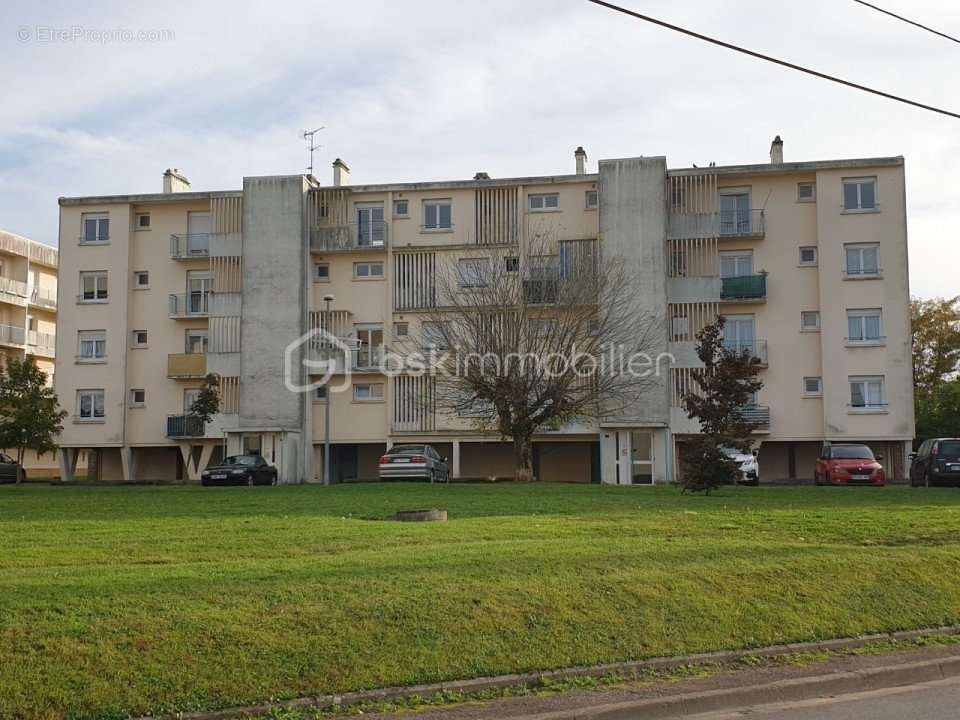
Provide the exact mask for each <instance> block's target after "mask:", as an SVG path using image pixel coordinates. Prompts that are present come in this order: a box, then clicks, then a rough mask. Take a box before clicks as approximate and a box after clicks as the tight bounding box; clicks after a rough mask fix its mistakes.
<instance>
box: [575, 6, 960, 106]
mask: <svg viewBox="0 0 960 720" xmlns="http://www.w3.org/2000/svg"><path fill="white" fill-rule="evenodd" d="M587 2H591V3H593V4H594V5H600V6H601V7H605V8H607V9H608V10H613V11H614V12H619V13H623V14H624V15H629V16H631V17H634V18H636V19H637V20H644V21H645V22H649V23H653V24H654V25H659V26H660V27H665V28H667V29H668V30H673V31H675V32H678V33H683V34H684V35H689V36H690V37H695V38H697V39H698V40H703V41H705V42H708V43H712V44H714V45H719V46H720V47H724V48H727V49H728V50H733V51H734V52H738V53H743V54H744V55H749V56H750V57H755V58H757V59H759V60H766V61H767V62H770V63H774V64H775V65H782V66H783V67H788V68H790V69H791V70H797V71H799V72H802V73H806V74H807V75H813V76H814V77H818V78H821V79H823V80H829V81H830V82H835V83H838V84H840V85H846V86H847V87H852V88H854V89H856V90H862V91H864V92H868V93H872V94H873V95H879V96H880V97H885V98H887V99H888V100H895V101H896V102H901V103H904V104H906V105H912V106H914V107H918V108H921V109H923V110H929V111H930V112H935V113H940V114H941V115H948V116H950V117H952V118H956V119H958V120H960V113H955V112H951V111H950V110H944V109H943V108H938V107H934V106H933V105H925V104H923V103H921V102H917V101H916V100H910V99H908V98H904V97H900V96H899V95H892V94H891V93H888V92H883V90H877V89H876V88H872V87H867V86H866V85H860V84H858V83H855V82H851V81H849V80H844V79H843V78H839V77H836V76H834V75H827V74H826V73H822V72H819V71H817V70H811V69H810V68H807V67H803V66H802V65H795V64H793V63H791V62H787V61H786V60H779V59H778V58H775V57H770V56H769V55H764V54H762V53H758V52H755V51H753V50H747V49H746V48H742V47H740V46H739V45H733V44H732V43H728V42H724V41H723V40H717V39H716V38H712V37H710V36H709V35H701V34H700V33H698V32H694V31H693V30H687V29H686V28H682V27H680V26H679V25H671V24H670V23H668V22H664V21H663V20H658V19H657V18H654V17H650V16H649V15H641V14H640V13H638V12H634V11H633V10H628V9H627V8H624V7H620V6H619V5H614V4H613V3H609V2H605V1H604V0H587Z"/></svg>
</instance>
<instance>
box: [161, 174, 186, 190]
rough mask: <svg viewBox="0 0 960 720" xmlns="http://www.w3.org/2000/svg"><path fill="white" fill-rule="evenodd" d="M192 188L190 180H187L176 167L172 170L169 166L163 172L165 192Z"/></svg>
mask: <svg viewBox="0 0 960 720" xmlns="http://www.w3.org/2000/svg"><path fill="white" fill-rule="evenodd" d="M189 189H190V181H189V180H187V179H186V178H185V177H184V176H183V175H181V174H180V171H179V170H177V169H176V168H173V170H171V169H170V168H167V169H166V170H165V171H164V173H163V191H164V192H165V193H175V192H186V191H187V190H189Z"/></svg>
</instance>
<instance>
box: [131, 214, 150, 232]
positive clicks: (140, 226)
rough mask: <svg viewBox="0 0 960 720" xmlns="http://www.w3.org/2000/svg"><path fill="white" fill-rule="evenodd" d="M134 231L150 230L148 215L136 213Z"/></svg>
mask: <svg viewBox="0 0 960 720" xmlns="http://www.w3.org/2000/svg"><path fill="white" fill-rule="evenodd" d="M134 229H135V230H149V229H150V213H137V222H136V225H134Z"/></svg>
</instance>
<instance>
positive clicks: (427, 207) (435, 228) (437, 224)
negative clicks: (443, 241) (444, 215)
mask: <svg viewBox="0 0 960 720" xmlns="http://www.w3.org/2000/svg"><path fill="white" fill-rule="evenodd" d="M442 207H447V208H450V213H449V214H450V222H449V224H447V225H443V224H441V221H440V208H442ZM434 208H435V209H434ZM431 212H432V213H433V216H434V217H433V220H432V221H431V220H430V218H429V215H430V214H431ZM421 229H422V230H423V232H453V200H452V199H451V198H436V199H432V200H424V201H423V226H422V228H421Z"/></svg>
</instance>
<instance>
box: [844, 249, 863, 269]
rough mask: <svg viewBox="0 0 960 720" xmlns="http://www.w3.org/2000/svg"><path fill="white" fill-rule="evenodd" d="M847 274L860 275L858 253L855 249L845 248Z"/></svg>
mask: <svg viewBox="0 0 960 720" xmlns="http://www.w3.org/2000/svg"><path fill="white" fill-rule="evenodd" d="M847 274H848V275H859V274H860V251H859V250H857V249H856V248H847Z"/></svg>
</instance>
